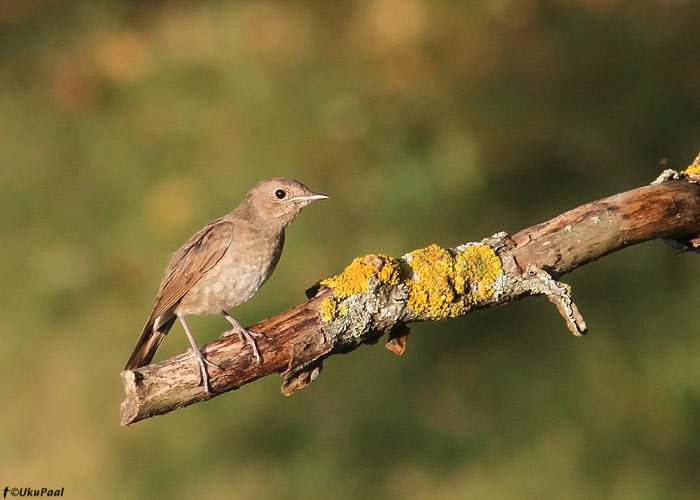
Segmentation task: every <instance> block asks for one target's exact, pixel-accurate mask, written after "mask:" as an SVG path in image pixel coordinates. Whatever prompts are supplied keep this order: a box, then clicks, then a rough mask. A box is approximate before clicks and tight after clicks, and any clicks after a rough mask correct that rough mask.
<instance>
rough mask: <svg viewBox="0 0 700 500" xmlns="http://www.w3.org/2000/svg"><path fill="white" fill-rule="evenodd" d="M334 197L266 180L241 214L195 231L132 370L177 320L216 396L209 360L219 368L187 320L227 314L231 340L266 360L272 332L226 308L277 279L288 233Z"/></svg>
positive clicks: (166, 281)
mask: <svg viewBox="0 0 700 500" xmlns="http://www.w3.org/2000/svg"><path fill="white" fill-rule="evenodd" d="M327 198H328V196H326V195H325V194H320V193H314V192H312V191H311V190H309V188H307V187H306V186H304V185H303V184H301V183H300V182H297V181H295V180H292V179H281V178H276V179H270V180H267V181H262V182H260V183H258V184H256V185H255V186H253V188H252V189H251V190H250V192H249V193H248V195H247V196H246V198H245V200H243V203H241V205H240V206H239V207H238V208H236V209H235V210H234V211H233V212H231V213H229V214H228V215H225V216H223V217H221V218H219V219H216V220H215V221H214V222H212V223H210V224H208V225H207V226H205V227H204V228H202V229H201V230H199V231H198V232H197V233H195V234H194V235H193V236H192V237H191V238H190V239H189V240H187V242H186V243H185V244H184V245H182V246H181V247H180V248H179V249H178V250H177V251H176V252H175V253H174V254H173V255H172V257H171V259H170V263H169V264H168V267H167V268H166V270H165V276H164V277H163V281H162V282H161V284H160V288H159V289H158V294H157V295H156V300H155V304H154V305H153V310H152V311H151V315H150V316H149V317H148V321H146V325H145V326H144V327H143V331H142V332H141V336H140V337H139V339H138V341H137V342H136V347H135V348H134V352H132V353H131V357H130V358H129V361H128V362H127V363H126V367H125V369H126V370H131V369H134V368H138V367H141V366H145V365H147V364H149V363H150V362H151V360H152V359H153V356H154V355H155V353H156V350H157V349H158V346H159V345H160V343H161V342H162V341H163V338H165V335H166V334H167V333H168V331H169V330H170V328H171V327H172V326H173V323H174V322H175V319H176V318H177V319H179V320H180V322H181V323H182V326H183V328H184V329H185V334H186V335H187V338H188V339H189V341H190V344H191V345H192V351H193V353H194V356H195V359H196V360H197V364H198V365H199V371H200V373H201V376H202V383H203V384H204V388H205V389H206V391H207V392H211V388H210V385H209V375H208V373H207V369H206V363H208V364H210V365H213V366H216V365H214V364H213V363H212V362H210V361H208V360H207V359H205V358H204V356H203V355H202V352H201V351H200V349H199V347H198V346H197V343H196V342H195V340H194V337H193V336H192V332H191V331H190V328H189V326H188V325H187V321H186V320H185V316H186V315H188V314H200V315H201V314H223V315H224V317H225V318H226V319H227V320H228V322H229V323H231V326H232V329H231V330H229V331H227V332H225V333H224V334H223V335H231V334H234V333H237V334H238V335H239V337H240V339H241V343H242V345H245V344H246V343H248V344H250V346H251V349H252V351H253V355H254V356H255V359H256V361H257V362H258V363H260V362H261V357H260V351H259V350H258V345H257V343H256V342H255V337H259V336H264V335H263V334H261V333H257V332H251V331H249V330H246V329H245V328H244V327H243V326H241V324H240V323H238V321H236V320H235V319H234V318H233V317H232V316H231V315H229V314H228V313H227V312H226V310H227V309H230V308H232V307H234V306H237V305H239V304H242V303H243V302H245V301H246V300H248V299H249V298H251V297H252V296H253V294H255V292H257V291H258V289H259V288H260V287H261V286H262V284H263V283H265V281H267V279H268V278H269V277H270V275H271V274H272V272H273V271H274V270H275V266H276V265H277V262H278V261H279V258H280V254H281V253H282V247H283V246H284V231H285V228H286V227H287V226H288V225H289V223H290V222H292V221H293V220H294V219H295V218H296V217H297V215H299V212H301V209H302V208H304V207H305V206H306V205H308V204H309V203H311V202H313V201H316V200H325V199H327Z"/></svg>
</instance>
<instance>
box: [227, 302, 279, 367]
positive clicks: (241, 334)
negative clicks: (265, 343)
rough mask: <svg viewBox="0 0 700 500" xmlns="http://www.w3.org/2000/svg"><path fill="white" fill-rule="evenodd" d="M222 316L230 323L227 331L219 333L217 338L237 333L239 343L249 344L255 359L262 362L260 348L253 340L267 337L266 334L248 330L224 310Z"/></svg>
mask: <svg viewBox="0 0 700 500" xmlns="http://www.w3.org/2000/svg"><path fill="white" fill-rule="evenodd" d="M223 315H224V318H226V320H227V321H228V322H229V323H231V326H232V327H233V328H231V329H230V330H228V331H225V332H224V333H222V334H221V336H220V337H219V338H224V337H229V336H231V335H233V334H236V333H237V334H238V338H240V339H241V345H242V346H245V345H246V344H250V347H251V348H252V349H253V355H254V356H255V361H256V362H257V363H258V364H260V363H262V356H260V349H258V343H257V342H256V341H255V338H256V337H257V338H261V337H262V338H264V339H266V338H267V335H265V334H264V333H261V332H253V331H251V330H248V329H247V328H245V327H244V326H242V325H241V324H240V323H239V322H238V321H236V320H235V319H234V318H233V316H231V315H230V314H228V313H227V312H226V311H223Z"/></svg>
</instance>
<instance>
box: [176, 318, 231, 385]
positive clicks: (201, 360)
mask: <svg viewBox="0 0 700 500" xmlns="http://www.w3.org/2000/svg"><path fill="white" fill-rule="evenodd" d="M177 318H178V319H179V320H180V323H182V327H183V328H184V329H185V334H187V338H188V339H189V340H190V344H191V345H192V352H193V354H194V357H195V359H196V360H197V364H198V365H199V373H200V374H201V376H202V384H203V385H204V389H205V390H206V391H207V394H211V393H212V390H211V385H210V384H209V373H207V366H206V365H207V364H209V365H211V366H213V367H215V368H218V369H219V370H221V367H220V366H219V365H217V364H215V363H212V362H211V361H209V360H208V359H206V358H205V357H204V355H203V354H202V351H200V350H199V347H198V346H197V342H195V341H194V337H193V336H192V332H191V331H190V327H189V326H188V325H187V321H185V316H184V315H182V314H178V315H177Z"/></svg>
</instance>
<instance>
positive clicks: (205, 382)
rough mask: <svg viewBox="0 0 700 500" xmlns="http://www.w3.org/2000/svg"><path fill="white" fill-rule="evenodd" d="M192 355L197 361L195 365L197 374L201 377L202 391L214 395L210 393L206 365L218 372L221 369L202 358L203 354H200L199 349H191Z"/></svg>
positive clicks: (212, 392)
mask: <svg viewBox="0 0 700 500" xmlns="http://www.w3.org/2000/svg"><path fill="white" fill-rule="evenodd" d="M192 351H193V354H194V357H195V359H196V360H197V365H198V366H199V374H200V376H201V384H202V385H203V386H204V390H205V391H207V394H210V395H212V394H214V391H212V388H211V383H210V379H209V372H207V365H209V366H211V367H214V368H217V369H218V370H221V369H222V368H221V367H220V366H219V365H217V364H216V363H213V362H211V361H209V360H208V359H207V358H205V357H204V354H202V351H200V350H199V349H192Z"/></svg>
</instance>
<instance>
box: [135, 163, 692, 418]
mask: <svg viewBox="0 0 700 500" xmlns="http://www.w3.org/2000/svg"><path fill="white" fill-rule="evenodd" d="M699 158H700V157H699ZM699 161H700V160H696V162H699ZM664 175H665V176H664V177H660V179H659V180H658V181H657V182H655V183H654V184H652V185H651V186H645V187H640V188H638V189H634V190H632V191H627V192H625V193H621V194H617V195H614V196H611V197H609V198H605V199H602V200H598V201H594V202H592V203H588V204H586V205H582V206H580V207H578V208H575V209H573V210H570V211H569V212H566V213H564V214H562V215H560V216H558V217H555V218H554V219H552V220H549V221H547V222H544V223H542V224H538V225H536V226H532V227H530V228H527V229H524V230H522V231H520V232H519V233H517V234H515V235H514V236H513V237H510V236H508V235H507V234H505V233H499V234H497V235H494V236H493V237H491V238H489V239H487V240H484V241H482V242H478V243H467V244H465V245H461V246H459V247H457V248H453V249H445V248H441V247H439V246H437V245H430V246H428V247H426V248H422V249H418V250H414V251H413V252H410V253H409V254H407V255H405V256H403V257H401V258H398V259H397V258H393V257H390V256H387V255H381V254H377V255H367V256H364V257H358V258H357V259H355V260H354V261H353V262H352V263H351V264H350V265H349V266H348V267H347V268H346V269H345V270H344V271H343V272H342V273H341V274H338V275H336V276H333V277H330V278H327V279H325V280H323V281H321V282H320V284H319V285H317V286H315V287H313V288H312V289H311V290H309V291H308V292H307V293H308V294H309V295H310V297H311V298H309V299H308V300H307V301H306V302H303V303H301V304H299V305H297V306H295V307H292V308H291V309H289V310H287V311H285V312H283V313H281V314H278V315H277V316H274V317H272V318H269V319H266V320H264V321H261V322H260V323H258V324H256V325H253V326H251V327H250V328H251V329H252V330H254V331H258V332H262V333H265V334H267V336H268V340H265V339H261V340H260V341H259V346H260V350H261V352H262V353H263V362H262V364H260V365H257V364H255V362H254V361H253V360H252V357H251V356H248V355H244V356H243V355H241V354H240V352H241V346H240V344H239V342H238V340H237V338H236V337H235V336H231V337H227V338H220V339H219V340H215V341H213V342H210V343H209V344H206V345H205V346H203V347H202V351H203V352H204V353H205V355H206V357H207V358H208V359H209V360H211V361H212V362H214V363H216V364H217V365H219V366H220V367H221V368H222V370H216V369H215V368H209V370H210V375H211V385H212V389H213V390H214V391H216V392H217V395H218V394H221V393H224V392H227V391H231V390H234V389H237V388H239V387H241V386H242V385H244V384H247V383H250V382H252V381H254V380H256V379H258V378H260V377H264V376H266V375H269V374H272V373H277V374H281V375H283V376H284V382H283V384H282V393H283V394H286V395H289V394H291V393H292V392H294V391H295V390H297V389H299V388H302V387H304V386H306V385H308V384H309V383H310V382H311V381H313V380H314V379H315V378H316V376H318V374H319V373H320V371H321V368H322V363H323V361H324V360H325V359H326V358H327V357H329V356H331V355H333V354H339V353H347V352H350V351H352V350H354V349H356V348H357V347H359V346H360V345H361V344H363V343H365V344H370V343H375V342H376V341H377V340H378V339H379V338H380V337H381V336H382V335H383V334H384V333H386V332H389V342H388V343H387V347H388V348H390V349H391V350H392V351H394V352H396V353H398V354H401V353H402V352H403V350H404V349H405V346H406V337H407V335H408V328H407V327H406V324H407V323H411V322H415V321H432V320H441V319H447V318H453V317H457V316H463V315H465V314H467V313H468V312H470V311H472V310H475V309H481V308H485V307H492V306H496V305H503V304H506V303H509V302H512V301H514V300H518V299H520V298H522V297H524V296H527V295H546V296H547V297H548V298H549V300H550V301H552V302H553V303H554V304H555V305H556V306H557V309H558V310H559V312H560V314H561V315H562V316H563V317H564V318H565V321H566V324H567V327H568V328H569V330H571V331H572V332H573V333H574V334H575V335H582V334H584V333H585V332H586V324H585V322H584V320H583V317H582V316H581V314H580V313H579V311H578V308H577V307H576V304H575V303H574V302H573V300H572V298H571V293H570V287H569V286H568V285H565V284H563V283H560V282H558V281H557V279H558V278H559V277H560V276H562V275H563V274H565V273H567V272H569V271H572V270H573V269H575V268H577V267H580V266H583V265H585V264H587V263H588V262H591V261H593V260H595V259H597V258H600V257H602V256H604V255H607V254H609V253H611V252H614V251H616V250H619V249H621V248H625V247H627V246H630V245H634V244H637V243H640V242H643V241H647V240H651V239H655V238H665V239H671V240H674V242H675V244H676V245H680V246H682V247H683V248H684V249H697V247H698V246H699V245H700V185H698V182H699V181H700V172H698V168H695V169H694V170H693V166H692V165H691V167H689V169H688V170H686V171H685V172H684V174H683V175H682V176H681V178H679V175H678V174H676V173H675V172H670V173H669V172H668V171H667V172H666V173H665V174H664ZM668 179H672V180H668ZM121 376H122V380H123V383H124V390H125V392H126V398H125V400H124V402H123V403H122V405H121V423H122V425H128V424H131V423H134V422H138V421H139V420H142V419H145V418H149V417H152V416H154V415H160V414H163V413H167V412H170V411H172V410H175V409H177V408H180V407H183V406H188V405H190V404H193V403H197V402H199V401H204V400H207V399H210V396H209V395H208V394H207V393H206V391H205V390H204V388H203V386H202V385H200V377H199V370H198V368H197V364H196V363H195V362H194V360H193V357H192V354H191V353H190V352H186V353H184V354H181V355H179V356H175V357H173V358H171V359H167V360H165V361H162V362H160V363H158V364H153V365H149V366H145V367H143V368H139V369H138V370H134V371H130V370H125V371H123V372H122V373H121Z"/></svg>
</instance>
